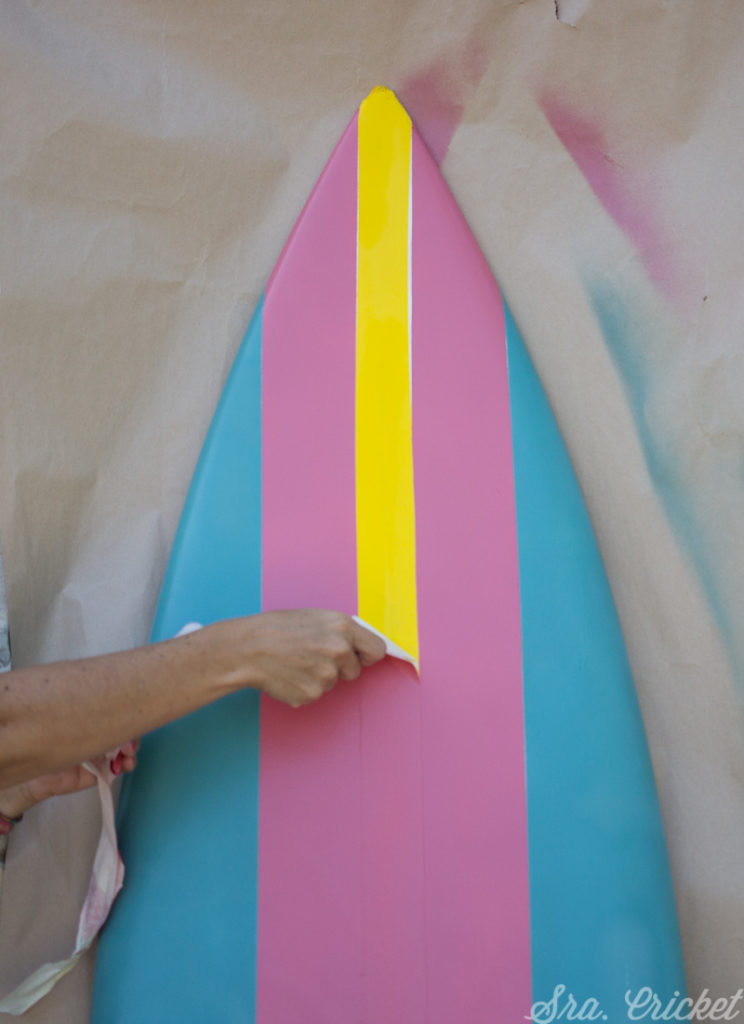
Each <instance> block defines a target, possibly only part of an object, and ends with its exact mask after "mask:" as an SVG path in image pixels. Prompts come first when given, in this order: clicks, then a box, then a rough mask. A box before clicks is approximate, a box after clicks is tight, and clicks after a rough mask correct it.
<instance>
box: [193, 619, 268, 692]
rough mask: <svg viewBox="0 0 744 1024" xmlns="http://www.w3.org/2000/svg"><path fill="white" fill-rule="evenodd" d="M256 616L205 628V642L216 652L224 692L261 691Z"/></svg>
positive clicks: (218, 680) (219, 683) (218, 683)
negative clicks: (255, 628) (255, 627)
mask: <svg viewBox="0 0 744 1024" xmlns="http://www.w3.org/2000/svg"><path fill="white" fill-rule="evenodd" d="M252 620H253V617H252V616H247V617H245V618H240V619H223V620H221V621H220V622H215V623H213V624H212V625H210V626H206V627H205V628H204V629H203V631H202V632H203V634H204V639H205V641H206V642H207V643H208V644H209V646H210V648H211V649H212V650H213V651H214V655H213V657H212V665H213V666H214V669H215V674H214V681H215V685H216V686H217V687H219V688H220V689H221V690H222V691H223V692H226V693H233V692H235V691H237V690H244V689H246V688H250V689H260V682H261V680H260V673H259V672H258V671H257V668H256V657H255V653H256V650H255V648H256V638H255V636H254V626H253V621H252Z"/></svg>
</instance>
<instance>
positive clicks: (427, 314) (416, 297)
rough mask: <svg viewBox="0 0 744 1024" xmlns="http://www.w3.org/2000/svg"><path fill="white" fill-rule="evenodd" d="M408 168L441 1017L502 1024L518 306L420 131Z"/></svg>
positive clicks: (433, 1016)
mask: <svg viewBox="0 0 744 1024" xmlns="http://www.w3.org/2000/svg"><path fill="white" fill-rule="evenodd" d="M412 178H413V187H412V194H413V213H412V225H413V230H412V239H413V241H412V257H411V263H412V272H411V274H412V288H413V297H412V304H411V308H412V363H413V365H412V377H413V457H414V486H415V495H416V543H417V562H418V592H419V643H420V650H421V694H422V702H421V715H422V736H423V747H422V757H423V761H424V764H425V765H426V775H425V779H424V792H423V803H424V833H425V837H426V839H425V842H426V893H425V899H426V907H427V960H428V976H429V998H430V1006H431V1012H430V1015H429V1018H428V1019H429V1024H450V1022H452V1021H455V1020H461V1021H468V1024H494V1021H496V1020H498V1021H518V1020H522V1019H523V1018H524V1016H525V1015H526V1014H528V1013H529V1010H530V1006H531V1002H532V1000H531V995H530V973H531V972H530V932H529V892H528V866H527V810H526V784H525V770H524V714H523V699H522V650H521V619H520V609H519V563H518V555H517V534H516V512H515V500H514V476H513V463H512V444H511V423H510V415H509V382H508V374H507V365H506V350H505V327H504V311H503V304H502V300H501V295H500V293H499V290H498V287H497V285H496V282H495V281H494V278H493V275H492V273H491V271H490V269H489V267H488V265H487V263H486V260H485V258H484V257H483V255H482V253H481V252H480V250H479V248H478V246H477V244H476V243H475V241H474V239H473V237H472V235H471V233H470V230H469V229H468V227H467V225H466V223H465V221H464V219H463V217H462V214H461V213H460V211H459V209H458V207H457V205H456V203H455V201H454V199H453V198H452V195H451V194H450V192H449V190H448V188H447V186H446V185H445V183H444V180H443V179H442V177H441V175H440V173H439V171H438V169H437V167H436V165H435V164H434V161H433V159H432V157H431V156H430V155H429V153H428V151H427V150H426V148H425V146H424V145H423V143H422V142H421V139H420V138H419V137H418V136H417V135H416V133H414V138H413V153H412ZM474 420H475V421H476V422H474Z"/></svg>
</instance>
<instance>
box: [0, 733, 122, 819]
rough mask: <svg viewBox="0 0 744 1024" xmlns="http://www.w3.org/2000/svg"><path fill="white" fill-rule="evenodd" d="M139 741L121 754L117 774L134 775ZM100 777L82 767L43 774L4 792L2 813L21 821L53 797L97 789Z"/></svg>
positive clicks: (114, 768)
mask: <svg viewBox="0 0 744 1024" xmlns="http://www.w3.org/2000/svg"><path fill="white" fill-rule="evenodd" d="M138 748H139V740H132V741H130V742H129V743H126V744H124V746H123V747H122V748H121V752H120V754H119V755H117V757H116V759H115V762H113V763H112V765H111V769H112V771H113V772H114V774H115V775H119V774H121V773H122V772H131V771H132V770H133V769H134V767H135V766H136V764H137V750H138ZM95 784H96V777H95V775H93V773H92V772H89V771H88V769H87V768H84V767H83V765H81V764H76V765H74V766H73V767H72V768H66V769H64V771H61V772H52V773H50V774H49V775H40V776H39V777H38V778H36V779H31V780H30V781H29V782H21V783H19V784H18V785H17V786H11V787H10V788H8V789H3V790H0V813H2V814H5V815H6V816H7V817H9V818H19V817H20V816H21V815H22V814H24V813H25V812H26V811H28V810H29V809H30V808H31V807H33V806H34V804H38V803H41V801H42V800H47V799H48V798H49V797H50V796H64V795H66V794H68V793H79V792H80V791H81V790H83V789H89V788H90V787H91V786H95Z"/></svg>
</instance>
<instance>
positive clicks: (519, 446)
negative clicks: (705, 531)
mask: <svg viewBox="0 0 744 1024" xmlns="http://www.w3.org/2000/svg"><path fill="white" fill-rule="evenodd" d="M261 313H262V306H261V305H259V307H258V309H257V311H256V314H255V315H254V317H253V320H252V321H251V325H250V327H249V329H248V332H247V334H246V337H245V340H244V342H243V344H242V346H241V348H240V350H239V353H238V356H237V357H236V361H235V364H234V367H233V369H232V371H231V373H230V376H229V378H228V383H227V384H226V387H225V391H224V394H223V397H222V399H221V400H220V403H219V405H218V409H217V411H216V413H215V417H214V420H213V423H212V426H211V427H210V430H209V433H208V435H207V440H206V441H205V445H204V449H203V452H202V455H201V456H200V459H199V463H198V466H197V470H196V471H195V474H194V479H193V481H192V485H191V488H190V490H189V494H188V497H187V501H186V505H185V507H184V514H183V516H182V519H181V524H180V526H179V530H178V533H177V538H176V540H175V542H174V547H173V552H172V555H171V559H170V562H169V567H168V571H167V573H166V577H165V580H164V584H163V591H162V595H161V599H160V602H159V605H158V610H157V613H156V617H155V622H154V625H153V631H152V639H153V640H159V639H164V638H167V637H169V636H172V635H173V634H174V633H176V632H177V631H178V630H179V629H180V628H181V627H182V626H183V625H184V624H185V623H186V622H188V621H193V620H196V621H199V622H204V623H206V622H210V621H214V620H216V619H219V618H225V617H230V616H233V615H241V614H250V613H252V612H255V611H258V610H259V608H260V549H261V486H260V480H261V452H260V448H261V443H260V438H261V425H260V408H261V398H260V388H261V320H262V317H261ZM505 316H506V328H507V349H508V363H509V381H510V401H511V416H512V432H513V448H514V466H515V485H516V500H517V527H518V546H519V560H520V591H521V609H522V631H523V665H524V694H525V720H526V725H525V730H526V749H527V756H526V763H527V780H528V830H529V873H530V905H531V909H530V918H531V929H532V940H531V942H532V975H533V984H532V989H533V999H534V1000H535V1001H545V1000H549V999H550V998H551V997H552V996H553V994H554V991H555V988H556V986H558V985H564V986H565V987H566V992H571V993H573V995H574V996H575V997H576V999H577V1001H578V1002H579V1003H581V1002H583V1000H585V999H587V998H592V997H593V998H596V999H597V1000H598V1002H599V1004H600V1006H601V1007H602V1009H603V1010H604V1011H605V1012H606V1013H607V1018H608V1019H609V1020H610V1021H620V1020H626V1019H627V1015H626V1007H625V991H626V989H630V990H631V991H633V990H637V989H638V988H639V987H641V986H642V985H648V986H650V987H651V988H652V989H654V990H655V991H657V992H658V993H659V996H660V997H663V996H664V995H667V996H671V995H672V993H673V992H674V991H675V990H676V991H679V992H684V985H685V983H684V971H683V966H682V956H681V950H680V943H679V933H678V928H677V919H676V909H675V905H674V897H673V892H672V888H671V880H670V874H669V868H668V861H667V854H666V844H665V840H664V835H663V829H662V825H661V816H660V812H659V807H658V800H657V797H656V790H655V786H654V780H653V773H652V770H651V763H650V758H649V755H648V749H647V745H646V739H645V733H644V730H643V724H642V719H641V716H640V711H639V707H638V702H637V698H636V695H635V689H634V686H633V681H632V677H631V675H630V669H629V666H628V662H627V656H626V653H625V648H624V644H623V639H622V634H621V632H620V627H619V622H618V619H617V614H616V611H615V606H614V603H613V600H612V595H611V592H610V589H609V585H608V582H607V578H606V574H605V571H604V567H603V564H602V561H601V556H600V554H599V549H598V547H597V544H596V540H595V538H594V533H593V529H592V526H591V523H590V520H589V517H588V514H587V512H586V508H585V506H584V502H583V499H582V496H581V492H580V490H579V487H578V483H577V481H576V478H575V476H574V473H573V469H572V467H571V463H570V460H569V458H568V454H567V451H566V449H565V446H564V445H563V441H562V439H561V437H560V433H559V431H558V428H557V424H556V423H555V419H554V417H553V414H552V411H551V409H550V406H549V404H548V402H547V399H546V397H545V395H544V392H543V389H542V387H541V385H540V382H539V379H538V377H537V374H536V373H535V370H534V368H533V367H532V364H531V362H530V359H529V356H528V354H527V351H526V348H525V347H524V344H523V342H522V340H521V338H520V336H519V332H518V330H517V328H516V325H515V323H514V320H513V319H512V317H511V315H510V314H509V312H508V311H506V313H505ZM228 437H230V441H228V440H227V438H228ZM218 442H219V444H218ZM223 445H224V446H225V447H223ZM206 494H209V495H210V498H209V501H207V502H206V503H205V504H202V495H206ZM220 494H221V495H222V505H223V508H222V511H218V509H217V507H216V506H217V502H218V501H219V500H220V499H219V497H215V496H219V495H220ZM224 506H227V507H226V508H225V507H224ZM236 508H240V510H241V511H240V514H239V515H235V513H234V511H233V512H231V511H230V510H231V509H232V510H234V509H236ZM218 538H219V540H218ZM226 538H229V540H226ZM589 623H592V628H591V629H590V628H589V625H588V624H589ZM591 680H597V681H598V685H597V686H595V687H591V688H589V687H588V685H587V683H588V681H591ZM600 684H601V685H600ZM587 696H589V697H590V698H591V699H589V700H587ZM258 745H259V708H258V698H257V695H256V694H253V693H244V694H238V695H236V696H234V697H230V698H226V699H225V700H223V701H219V702H218V703H217V704H215V705H212V706H211V707H209V708H205V709H203V710H201V711H199V712H196V713H194V714H193V715H190V716H188V717H187V718H186V719H183V720H181V721H180V722H177V723H173V724H172V725H170V726H167V727H165V728H164V729H161V730H158V731H157V732H156V733H154V734H152V735H151V736H149V737H146V738H145V741H144V742H143V748H142V753H141V758H140V767H139V768H138V771H137V772H136V773H135V774H134V775H133V776H132V777H131V778H129V779H127V780H126V782H125V786H124V789H123V792H122V799H121V801H120V809H119V828H120V840H121V846H122V854H123V856H124V859H125V863H126V864H127V870H128V873H129V878H130V879H132V880H134V879H136V882H134V881H132V882H131V883H130V884H129V885H125V888H124V890H123V892H122V894H121V895H120V897H119V899H118V900H117V903H116V905H115V907H114V910H113V913H112V916H111V919H110V921H109V922H108V924H107V926H106V928H105V930H104V933H103V935H102V937H101V941H100V943H99V951H98V959H97V963H96V982H95V987H94V999H93V1015H92V1021H93V1024H118V1022H119V1021H121V1022H124V1021H131V1020H137V1021H138V1022H141V1024H149V1022H151V1021H152V1022H153V1024H155V1022H158V1024H159V1022H161V1021H163V1020H169V1019H174V1020H175V1019H178V1020H182V1021H200V1022H201V1021H204V1022H209V1021H215V1022H217V1021H220V1022H232V1021H236V1022H238V1021H240V1022H241V1024H243V1022H247V1021H251V1020H253V1019H254V1016H255V960H256V891H257V863H256V856H257V847H258V843H257V822H258ZM135 807H136V814H135V813H134V808H135ZM215 823H219V825H218V827H215ZM226 879H227V880H228V881H227V884H226ZM185 894H187V895H185ZM155 907H157V914H154V913H153V912H152V911H153V908H155Z"/></svg>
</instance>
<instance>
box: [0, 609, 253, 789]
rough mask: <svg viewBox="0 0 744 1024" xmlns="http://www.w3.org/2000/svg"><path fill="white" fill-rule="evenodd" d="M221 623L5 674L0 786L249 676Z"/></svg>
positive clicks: (91, 750)
mask: <svg viewBox="0 0 744 1024" xmlns="http://www.w3.org/2000/svg"><path fill="white" fill-rule="evenodd" d="M220 629H221V624H220V625H215V626H210V627H207V628H206V629H204V630H201V631H200V632H198V633H192V634H190V635H189V636H185V637H180V638H178V639H175V640H169V641H166V642H164V643H160V644H153V645H150V646H148V647H141V648H137V649H135V650H132V651H123V652H121V653H118V654H109V655H102V656H100V657H96V658H86V659H82V660H78V661H63V662H57V663H55V664H51V665H40V666H37V667H34V668H24V669H16V670H14V671H12V672H8V673H5V674H4V675H3V676H2V677H1V678H0V688H1V689H2V692H1V693H0V788H5V787H7V786H13V785H15V784H16V783H18V782H25V781H27V780H28V779H32V778H35V777H36V776H39V775H44V774H46V773H48V772H56V771H58V770H60V769H62V768H68V767H69V766H71V765H73V764H76V763H78V762H81V761H84V760H87V759H88V758H91V757H95V756H97V755H99V754H102V753H103V752H104V751H106V750H109V749H111V748H113V747H116V746H119V745H121V744H123V743H125V742H126V741H127V740H130V739H132V738H133V737H137V736H141V735H142V734H144V733H146V732H149V731H150V730H151V729H155V728H157V727H158V726H161V725H163V724H165V723H166V722H169V721H172V720H173V719H175V718H179V717H180V716H182V715H185V714H188V713H189V712H190V711H194V710H196V709H197V708H199V707H202V706H203V705H205V704H208V703H210V702H211V701H213V700H216V699H217V698H219V697H222V696H224V695H226V694H227V693H230V692H232V691H233V690H235V689H238V688H239V687H240V686H241V685H245V684H246V683H247V682H248V683H249V682H250V673H246V672H244V673H243V676H242V678H238V676H237V675H236V672H235V658H234V655H233V656H232V657H231V654H230V649H229V644H227V645H225V644H223V643H222V640H223V639H224V638H223V636H222V635H221V632H220ZM223 632H224V630H223ZM223 648H224V650H225V653H224V655H223V654H222V653H221V652H222V651H223Z"/></svg>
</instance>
